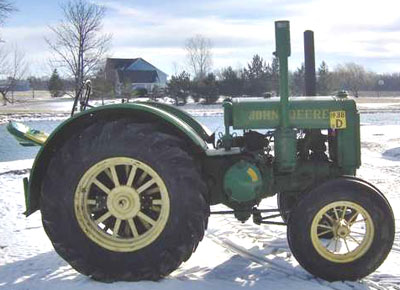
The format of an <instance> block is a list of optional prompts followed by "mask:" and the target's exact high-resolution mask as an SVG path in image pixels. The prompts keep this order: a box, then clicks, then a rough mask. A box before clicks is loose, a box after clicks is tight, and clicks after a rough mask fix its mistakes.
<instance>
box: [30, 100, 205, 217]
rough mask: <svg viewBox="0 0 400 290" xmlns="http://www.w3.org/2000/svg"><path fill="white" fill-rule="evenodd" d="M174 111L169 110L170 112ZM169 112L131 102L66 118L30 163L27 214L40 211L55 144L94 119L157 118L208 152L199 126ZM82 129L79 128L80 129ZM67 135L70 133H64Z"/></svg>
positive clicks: (98, 108)
mask: <svg viewBox="0 0 400 290" xmlns="http://www.w3.org/2000/svg"><path fill="white" fill-rule="evenodd" d="M172 111H173V110H171V112H172ZM171 112H168V111H167V110H163V109H161V108H156V107H154V106H152V105H151V104H145V103H130V104H117V105H108V106H102V107H97V108H93V109H91V110H87V111H84V112H82V113H79V114H76V115H75V116H74V117H73V118H70V119H67V120H66V121H64V122H63V123H61V124H60V125H59V126H58V127H57V128H56V129H55V130H54V131H53V132H52V133H51V135H50V136H49V137H48V139H47V141H46V143H45V144H44V146H43V147H41V149H40V151H39V153H38V154H37V156H36V158H35V162H34V164H33V167H32V170H31V174H30V178H29V190H28V191H26V192H25V195H26V200H27V211H26V215H27V216H28V215H30V214H32V213H33V212H35V211H36V210H38V209H39V197H40V190H41V183H42V179H43V177H44V176H43V175H44V174H45V172H46V167H47V163H48V162H49V159H50V157H51V152H53V150H56V149H57V146H58V145H57V144H58V142H60V140H63V139H65V138H68V136H65V135H66V134H69V133H70V131H74V130H77V129H78V128H79V127H82V126H83V127H84V126H87V125H89V124H91V123H93V122H95V121H96V120H97V118H99V116H100V115H101V116H107V115H108V116H110V115H122V114H125V115H127V116H129V115H132V116H134V115H135V114H138V113H141V114H146V115H150V116H153V117H154V118H158V119H160V120H162V121H164V122H166V123H167V124H170V125H171V126H173V127H174V128H177V129H178V130H180V131H181V132H182V133H183V135H185V136H187V138H188V139H189V140H191V141H192V142H193V144H194V145H195V146H197V148H199V150H200V151H203V152H205V151H206V150H207V149H208V145H207V143H206V141H205V140H204V139H203V138H202V137H204V134H203V136H200V135H199V134H198V133H197V131H196V130H199V128H198V127H196V128H193V127H192V126H191V125H193V123H191V125H190V124H188V123H187V122H185V121H188V119H187V118H179V117H180V116H181V117H182V115H179V114H178V113H176V112H175V114H173V113H171ZM81 129H82V128H81ZM67 132H69V133H67Z"/></svg>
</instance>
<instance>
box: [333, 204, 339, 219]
mask: <svg viewBox="0 0 400 290" xmlns="http://www.w3.org/2000/svg"><path fill="white" fill-rule="evenodd" d="M333 212H334V213H335V217H336V220H337V221H338V220H339V214H338V213H337V210H336V207H334V208H333Z"/></svg>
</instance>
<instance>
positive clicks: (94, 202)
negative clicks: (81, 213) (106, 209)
mask: <svg viewBox="0 0 400 290" xmlns="http://www.w3.org/2000/svg"><path fill="white" fill-rule="evenodd" d="M86 203H87V204H88V205H96V204H97V201H96V200H95V199H88V200H87V201H86Z"/></svg>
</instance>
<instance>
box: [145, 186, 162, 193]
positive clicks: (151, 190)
mask: <svg viewBox="0 0 400 290" xmlns="http://www.w3.org/2000/svg"><path fill="white" fill-rule="evenodd" d="M157 192H160V188H158V187H154V188H152V189H149V190H148V191H147V192H146V194H153V193H157Z"/></svg>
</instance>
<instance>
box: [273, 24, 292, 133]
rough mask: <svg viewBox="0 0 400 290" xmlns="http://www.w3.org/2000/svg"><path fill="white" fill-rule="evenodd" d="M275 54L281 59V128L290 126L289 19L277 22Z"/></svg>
mask: <svg viewBox="0 0 400 290" xmlns="http://www.w3.org/2000/svg"><path fill="white" fill-rule="evenodd" d="M275 41H276V51H275V55H276V56H277V57H278V59H279V92H280V97H281V100H280V101H281V103H280V120H279V121H280V125H281V128H288V127H289V70H288V57H289V56H290V25H289V21H276V22H275Z"/></svg>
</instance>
